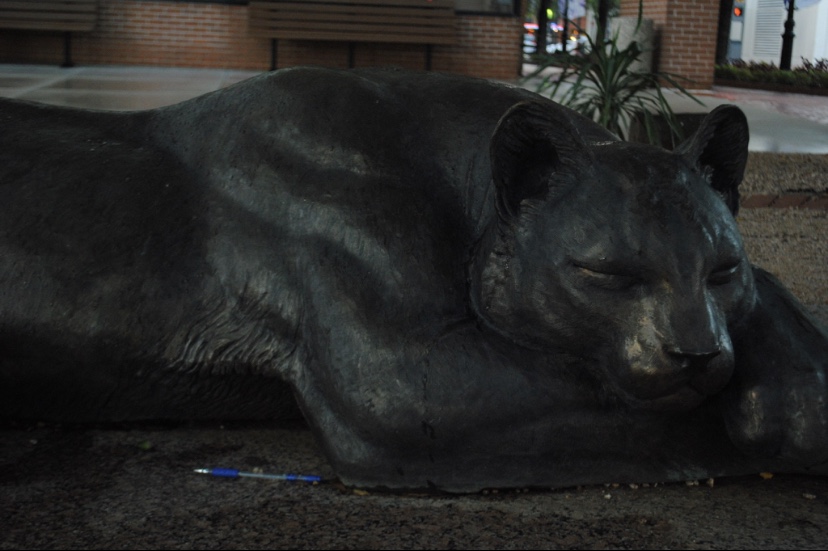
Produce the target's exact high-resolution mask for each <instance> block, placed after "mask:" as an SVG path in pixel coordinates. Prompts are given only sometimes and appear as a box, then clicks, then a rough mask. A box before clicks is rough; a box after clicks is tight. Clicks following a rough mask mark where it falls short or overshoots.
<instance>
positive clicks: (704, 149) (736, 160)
mask: <svg viewBox="0 0 828 551" xmlns="http://www.w3.org/2000/svg"><path fill="white" fill-rule="evenodd" d="M749 139H750V132H749V131H748V123H747V118H745V114H744V113H742V110H741V109H739V108H738V107H736V106H735V105H722V106H719V107H717V108H716V109H714V110H713V111H711V112H710V114H709V115H707V116H706V117H705V118H704V120H703V121H702V123H701V126H699V129H698V130H697V131H696V134H695V135H694V136H693V137H692V138H690V139H688V140H687V141H686V142H684V143H683V144H681V145H680V146H679V147H678V148H677V149H676V151H677V152H678V153H680V154H681V155H683V156H684V157H685V158H686V159H687V160H688V161H689V162H690V163H691V164H693V165H695V166H698V167H699V169H700V170H702V171H703V172H706V173H709V174H710V185H711V186H713V189H715V190H716V191H717V192H719V194H721V196H722V197H723V198H724V200H725V203H726V204H727V206H728V208H730V211H731V212H732V213H733V214H736V213H737V212H738V210H739V184H741V183H742V178H743V177H744V175H745V164H747V158H748V140H749Z"/></svg>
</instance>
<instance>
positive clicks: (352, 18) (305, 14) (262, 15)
mask: <svg viewBox="0 0 828 551" xmlns="http://www.w3.org/2000/svg"><path fill="white" fill-rule="evenodd" d="M248 10H249V11H248V13H249V19H248V22H249V29H250V32H251V34H253V35H254V36H259V37H262V38H270V39H271V62H270V68H271V70H273V69H276V66H277V63H276V61H277V41H278V40H280V39H284V40H325V41H339V42H345V43H348V66H349V67H353V66H354V45H355V44H356V43H358V42H379V43H405V44H423V45H425V47H426V52H425V56H426V59H425V66H426V69H431V53H432V46H434V45H436V44H454V43H455V40H456V27H455V22H456V20H455V15H454V0H299V1H290V0H268V1H261V2H256V1H252V2H250V6H249V8H248Z"/></svg>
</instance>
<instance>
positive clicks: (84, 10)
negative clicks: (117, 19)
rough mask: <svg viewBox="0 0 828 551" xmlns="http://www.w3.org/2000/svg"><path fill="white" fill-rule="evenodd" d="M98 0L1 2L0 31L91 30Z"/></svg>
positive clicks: (96, 18)
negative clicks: (1, 29)
mask: <svg viewBox="0 0 828 551" xmlns="http://www.w3.org/2000/svg"><path fill="white" fill-rule="evenodd" d="M97 20H98V0H62V1H56V0H0V28H3V29H30V30H39V31H92V30H94V29H95V23H96V22H97Z"/></svg>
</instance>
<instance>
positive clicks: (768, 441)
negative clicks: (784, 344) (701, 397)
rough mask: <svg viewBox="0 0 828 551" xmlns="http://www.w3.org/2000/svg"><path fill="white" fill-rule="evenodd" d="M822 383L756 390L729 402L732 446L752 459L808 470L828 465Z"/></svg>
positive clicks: (826, 406) (826, 407) (727, 412)
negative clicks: (775, 460)
mask: <svg viewBox="0 0 828 551" xmlns="http://www.w3.org/2000/svg"><path fill="white" fill-rule="evenodd" d="M826 396H827V395H826V392H825V385H824V382H822V381H819V380H817V381H814V382H813V384H802V383H800V384H799V385H795V386H794V385H789V386H787V387H782V388H780V387H772V386H770V385H758V386H753V387H750V388H747V389H744V390H742V391H741V392H740V393H733V394H730V395H729V396H727V398H726V403H725V404H724V412H725V424H726V426H727V431H728V434H729V436H730V439H731V441H732V442H733V443H734V444H735V445H736V447H737V448H739V449H740V450H741V451H742V452H743V453H745V454H746V455H748V456H751V457H760V458H775V459H782V460H785V461H790V462H792V463H795V464H798V465H802V466H805V467H808V466H813V465H817V464H820V463H823V462H826V461H828V403H826Z"/></svg>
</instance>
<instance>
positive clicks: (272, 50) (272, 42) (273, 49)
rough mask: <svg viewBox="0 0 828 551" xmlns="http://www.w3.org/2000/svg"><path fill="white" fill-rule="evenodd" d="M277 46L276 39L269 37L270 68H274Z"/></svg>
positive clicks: (273, 69) (272, 69)
mask: <svg viewBox="0 0 828 551" xmlns="http://www.w3.org/2000/svg"><path fill="white" fill-rule="evenodd" d="M278 53H279V52H278V46H277V45H276V39H275V38H271V39H270V70H271V71H275V70H276V56H277V55H278Z"/></svg>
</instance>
